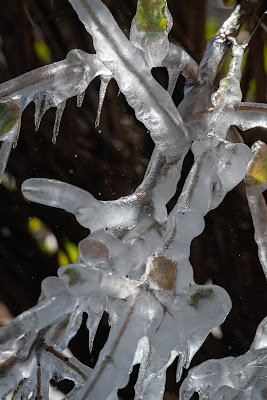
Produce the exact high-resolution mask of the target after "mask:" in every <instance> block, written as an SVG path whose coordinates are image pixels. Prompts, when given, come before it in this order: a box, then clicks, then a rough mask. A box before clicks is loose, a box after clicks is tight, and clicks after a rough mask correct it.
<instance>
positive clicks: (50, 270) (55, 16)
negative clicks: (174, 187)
mask: <svg viewBox="0 0 267 400" xmlns="http://www.w3.org/2000/svg"><path fill="white" fill-rule="evenodd" d="M105 3H106V4H107V5H108V6H109V8H110V9H111V11H112V12H113V14H114V16H115V18H116V20H117V22H118V23H119V25H120V26H121V27H122V28H123V29H124V30H125V33H126V34H127V35H128V32H129V27H130V23H131V19H132V17H133V16H134V13H135V6H136V2H135V1H133V0H127V1H119V0H106V1H105ZM168 5H169V8H170V10H171V13H172V15H173V19H174V21H175V22H174V27H173V30H172V32H171V35H170V40H171V41H173V42H174V43H180V44H181V45H182V46H183V47H184V48H185V49H186V50H187V51H188V52H189V53H190V55H191V56H192V57H194V58H195V59H196V60H197V61H198V62H199V61H200V59H201V55H202V54H203V50H204V48H205V23H206V15H207V11H208V6H207V4H206V2H205V1H204V0H202V1H199V0H179V1H177V0H176V1H175V0H169V1H168ZM266 5H267V2H266V1H259V2H258V5H257V6H256V10H255V11H254V13H253V15H251V16H250V18H249V19H248V22H247V29H249V30H250V31H252V30H253V28H254V27H255V25H256V23H257V20H258V19H257V15H261V13H262V12H263V11H264V10H266V8H267V7H266ZM209 13H210V14H211V13H212V14H213V15H214V16H217V17H218V18H223V16H222V15H221V13H220V14H219V10H218V9H212V10H211V9H210V10H209ZM210 14H209V15H210ZM226 14H229V12H228V10H227V11H226ZM36 31H39V33H40V32H41V35H43V39H44V40H45V42H46V43H47V45H48V46H49V48H50V50H51V52H52V60H51V61H59V60H61V59H63V58H65V56H66V54H67V52H68V51H70V50H71V49H73V48H80V49H83V50H85V51H91V52H92V51H93V48H92V42H91V39H90V37H89V35H88V34H87V33H86V31H85V30H84V28H83V26H82V25H81V24H80V22H79V20H78V19H77V16H76V14H75V12H74V11H73V10H72V8H71V6H70V5H69V3H68V1H67V0H54V1H53V0H9V1H8V2H3V4H2V5H1V12H0V35H1V47H0V50H1V53H0V79H1V82H4V81H6V80H9V79H11V78H13V77H16V76H18V75H20V74H22V73H25V72H27V71H30V70H32V69H34V68H37V67H39V66H41V65H42V63H41V62H40V61H39V60H38V57H37V56H36V54H35V52H34V48H33V42H34V39H35V38H36ZM264 40H265V46H267V39H266V32H264V29H263V28H261V27H260V28H259V29H258V30H257V32H256V33H255V35H254V37H253V39H252V40H251V42H250V50H249V55H248V59H247V60H248V61H247V63H246V67H245V71H244V78H243V80H242V88H243V93H244V99H250V100H254V101H259V102H266V93H267V91H266V89H267V79H266V73H265V72H264V67H263V45H264ZM265 62H266V61H265ZM154 74H155V76H156V77H157V79H159V81H160V82H161V83H162V84H163V85H166V73H165V71H161V72H160V71H158V70H156V71H154ZM252 79H254V80H255V84H256V90H255V92H254V93H251V92H249V82H251V80H252ZM182 88H183V79H182V78H180V79H179V82H178V85H177V87H176V89H175V93H174V99H175V102H176V103H177V104H178V102H179V101H180V100H181V98H182V96H183V90H182ZM98 89H99V80H98V79H95V81H93V82H92V83H91V84H90V86H89V88H88V89H87V91H86V95H85V101H84V104H83V106H82V107H81V108H80V109H77V108H76V105H75V99H70V100H69V101H68V102H67V106H66V110H65V112H64V115H63V120H62V123H61V127H60V133H59V136H58V140H57V144H56V146H54V145H53V144H52V142H51V137H52V130H53V121H54V109H52V110H49V111H48V112H47V113H46V114H45V116H44V118H43V120H42V122H41V126H40V128H39V131H38V133H37V134H35V132H34V122H33V120H34V118H33V113H34V107H33V104H30V105H29V106H28V107H27V109H26V110H25V112H24V114H23V120H22V129H21V134H20V139H19V142H18V146H17V148H16V149H15V150H13V151H12V154H11V157H10V160H9V163H8V168H7V171H8V173H9V174H10V175H11V176H13V177H14V178H15V180H16V184H17V190H15V191H9V190H7V189H6V188H5V187H4V186H0V199H1V200H0V204H1V207H0V291H1V292H0V300H1V301H2V303H4V304H5V305H6V306H7V307H8V309H9V310H10V312H11V313H12V314H13V315H17V314H19V313H21V312H22V311H24V310H26V309H28V308H29V307H31V306H33V305H34V304H35V303H36V301H37V299H38V296H39V293H40V283H41V281H42V280H43V279H44V278H45V277H46V276H48V275H55V274H56V271H57V268H58V261H57V254H54V255H48V254H46V253H44V252H42V251H41V250H40V247H39V245H38V243H37V241H36V240H35V239H34V238H33V237H32V235H31V234H30V232H29V231H28V229H27V224H28V219H29V217H32V216H37V217H38V218H40V219H41V220H42V221H43V222H44V223H45V224H46V225H47V226H48V227H49V229H50V230H51V231H52V232H53V233H54V235H55V236H56V237H57V240H58V243H59V246H60V248H62V249H63V248H64V243H65V241H66V240H70V241H72V242H74V243H78V242H79V241H80V240H81V239H82V238H84V237H85V236H86V235H87V234H88V231H87V230H85V229H83V228H81V227H80V226H79V225H78V223H77V222H76V220H75V218H74V217H73V216H72V215H69V214H67V213H66V212H64V211H62V210H56V209H53V208H48V207H44V206H41V205H37V204H31V203H29V202H26V201H24V199H23V197H22V196H21V192H20V185H21V183H22V182H23V181H24V180H25V179H27V178H30V177H46V178H53V179H59V180H62V181H64V182H69V183H72V184H74V185H76V186H79V187H81V188H84V189H86V190H88V191H89V192H91V193H92V194H93V195H94V196H95V197H96V198H98V199H103V200H108V199H115V198H119V197H121V196H123V195H126V194H129V193H131V192H133V191H134V189H135V188H136V186H137V185H138V184H139V183H140V182H141V180H142V178H143V175H144V172H145V169H146V167H147V164H148V161H149V157H150V154H151V152H152V149H153V144H152V141H151V139H150V137H149V135H148V134H147V132H146V129H145V128H144V127H143V126H142V125H141V124H140V123H139V122H138V121H136V119H135V117H134V113H133V111H132V110H131V109H130V108H129V107H128V106H127V104H126V103H125V100H124V97H123V95H121V94H120V95H119V96H118V87H117V85H116V83H115V82H114V81H112V82H111V84H110V85H109V88H108V92H107V96H106V99H105V102H104V107H103V111H102V116H101V123H100V126H99V128H97V129H95V128H94V120H95V116H96V110H97V101H98ZM243 137H244V139H245V142H246V143H247V144H249V145H251V144H252V143H253V142H254V141H255V140H257V139H259V138H261V139H262V140H264V137H266V131H264V130H263V129H257V130H254V131H250V132H246V133H245V134H244V135H243ZM191 162H192V160H191V159H190V157H187V159H186V164H185V170H188V168H189V167H190V163H191ZM191 261H192V264H193V267H194V271H195V280H196V282H197V283H205V282H206V281H207V280H208V279H211V280H212V282H213V283H215V284H218V285H220V286H222V287H224V288H225V289H226V290H227V291H228V293H229V295H230V297H231V299H232V302H233V309H232V311H231V313H230V314H229V316H228V318H227V320H226V322H225V323H224V324H223V326H222V329H223V339H222V340H218V339H215V338H214V337H213V336H211V335H210V336H209V337H208V339H207V340H206V342H205V343H204V345H203V347H202V348H201V349H200V351H199V352H198V353H197V355H196V356H195V358H194V360H193V363H192V365H196V364H198V363H199V362H202V361H204V360H206V359H209V358H219V357H225V356H229V355H234V356H236V355H240V354H242V353H244V352H245V351H247V350H248V348H249V346H250V344H251V342H252V340H253V337H254V334H255V330H256V327H257V325H258V324H259V322H260V321H261V320H262V319H263V318H264V317H265V316H266V311H267V286H266V280H265V278H264V275H263V272H262V269H261V266H260V264H259V261H258V257H257V247H256V245H255V242H254V239H253V226H252V221H251V218H250V215H249V210H248V206H247V202H246V198H245V193H244V185H243V184H242V183H241V184H240V185H239V186H238V187H237V188H236V189H235V190H233V191H232V192H231V193H229V194H228V195H227V196H226V199H225V201H224V202H223V203H222V204H221V205H220V206H219V207H218V209H216V210H214V211H213V212H211V213H209V215H208V216H207V217H206V229H205V231H204V233H203V234H202V235H201V236H200V237H198V238H196V239H195V240H194V241H193V243H192V254H191ZM102 325H103V326H105V321H103V324H102ZM105 335H106V330H104V331H102V330H101V331H99V332H98V335H97V340H96V346H95V349H94V353H93V355H91V356H89V355H88V356H87V355H85V354H84V353H85V352H84V346H87V344H84V343H85V342H84V341H86V340H87V337H86V333H85V332H83V330H82V333H81V334H80V336H79V339H78V340H76V341H74V342H73V344H72V349H73V351H74V352H75V354H77V356H78V357H79V358H80V359H81V361H83V362H87V363H89V364H90V363H91V365H93V364H94V363H95V361H96V357H97V353H98V351H99V348H100V347H101V345H102V343H103V341H104V340H105ZM175 390H177V387H176V385H175V383H174V378H173V377H172V375H171V374H170V377H169V378H168V382H167V391H168V393H169V394H168V395H166V399H167V396H169V397H168V398H169V399H170V398H171V397H170V396H171V394H170V392H173V391H175ZM125 393H126V392H124V397H125V398H127V399H129V398H130V397H131V391H130V392H129V391H128V392H127V393H126V394H125Z"/></svg>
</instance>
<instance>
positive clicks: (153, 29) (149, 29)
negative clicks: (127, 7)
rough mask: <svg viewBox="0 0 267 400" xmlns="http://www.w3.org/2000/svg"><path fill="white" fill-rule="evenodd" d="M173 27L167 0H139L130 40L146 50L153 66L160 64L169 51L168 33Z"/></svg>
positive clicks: (148, 60)
mask: <svg viewBox="0 0 267 400" xmlns="http://www.w3.org/2000/svg"><path fill="white" fill-rule="evenodd" d="M171 27H172V17H171V14H170V12H169V10H168V7H167V2H166V1H165V0H161V1H160V2H157V3H153V2H151V1H149V0H138V3H137V11H136V15H135V17H134V18H133V20H132V24H131V30H130V41H131V43H132V44H133V45H134V46H135V47H137V48H139V49H141V50H142V51H143V52H144V54H145V57H146V61H147V62H148V64H149V66H150V67H151V68H152V67H157V66H159V65H160V64H161V62H162V61H163V60H164V58H165V57H166V55H167V53H168V50H169V40H168V33H169V31H170V30H171Z"/></svg>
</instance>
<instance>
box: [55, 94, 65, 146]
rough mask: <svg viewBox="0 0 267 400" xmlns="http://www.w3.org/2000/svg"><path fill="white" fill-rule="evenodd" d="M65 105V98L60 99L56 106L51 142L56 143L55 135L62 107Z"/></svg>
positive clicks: (62, 110) (57, 130)
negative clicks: (60, 101)
mask: <svg viewBox="0 0 267 400" xmlns="http://www.w3.org/2000/svg"><path fill="white" fill-rule="evenodd" d="M65 106H66V100H64V101H62V103H60V104H59V105H58V106H57V111H56V118H55V124H54V129H53V137H52V142H53V144H56V141H57V135H58V132H59V127H60V121H61V118H62V115H63V112H64V109H65Z"/></svg>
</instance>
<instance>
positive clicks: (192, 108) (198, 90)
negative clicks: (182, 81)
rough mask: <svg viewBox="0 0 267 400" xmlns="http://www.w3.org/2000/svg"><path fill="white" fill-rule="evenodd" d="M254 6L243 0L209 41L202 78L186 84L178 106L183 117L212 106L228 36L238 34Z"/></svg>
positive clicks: (204, 55) (227, 44) (250, 2)
mask: <svg viewBox="0 0 267 400" xmlns="http://www.w3.org/2000/svg"><path fill="white" fill-rule="evenodd" d="M253 6H254V3H253V1H241V2H240V3H239V4H237V5H236V7H235V8H234V10H233V12H232V13H231V15H230V17H229V18H228V19H227V20H226V21H225V22H224V23H223V25H222V26H221V28H220V29H219V30H218V31H217V32H216V34H215V35H214V36H213V37H212V38H211V39H210V40H209V41H208V43H207V46H206V50H205V52H204V54H203V57H202V60H201V62H200V65H199V70H200V75H201V80H200V81H199V82H197V83H196V84H193V85H191V84H189V85H186V87H185V96H184V100H183V101H182V102H181V103H180V104H179V106H178V110H179V112H180V114H181V116H182V118H184V119H187V118H188V117H189V116H190V115H192V114H194V113H196V112H199V111H202V110H203V109H205V108H207V107H210V106H211V101H210V96H211V94H212V93H213V92H214V79H215V77H216V74H217V71H218V68H219V65H220V62H221V60H222V58H223V56H224V54H225V53H226V51H227V49H228V46H229V41H228V37H230V36H234V35H236V34H237V32H238V30H239V28H240V25H241V23H242V22H243V21H244V19H245V18H246V16H247V14H248V13H249V11H251V9H252V8H253Z"/></svg>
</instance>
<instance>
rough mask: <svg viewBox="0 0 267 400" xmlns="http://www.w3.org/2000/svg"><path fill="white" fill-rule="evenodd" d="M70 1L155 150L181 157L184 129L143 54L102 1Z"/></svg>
mask: <svg viewBox="0 0 267 400" xmlns="http://www.w3.org/2000/svg"><path fill="white" fill-rule="evenodd" d="M69 1H70V3H71V5H72V6H73V8H74V10H75V11H76V12H77V14H78V17H79V18H80V20H81V21H82V23H83V24H84V26H85V28H86V30H87V31H88V32H89V33H90V34H91V35H92V37H93V41H94V47H95V50H96V54H97V57H98V59H99V60H100V61H101V62H102V63H103V64H104V65H105V66H106V67H107V68H108V69H109V70H110V71H111V73H112V76H113V77H114V78H115V79H116V81H117V83H118V85H119V87H120V90H121V91H122V93H123V94H124V95H125V97H126V100H127V102H128V103H129V105H130V106H131V107H132V108H133V109H134V110H135V114H136V117H137V119H139V120H140V121H141V122H142V123H143V124H144V125H145V126H146V128H147V129H148V130H149V131H150V134H151V137H152V139H153V140H154V142H155V145H156V146H157V147H158V149H159V150H160V151H162V152H164V154H166V155H169V156H172V157H174V156H177V155H181V154H184V153H185V152H186V151H187V149H188V141H189V137H188V133H187V129H186V127H185V125H184V123H183V121H182V119H181V117H180V115H179V113H178V112H177V109H176V107H175V105H174V103H173V101H172V98H171V97H170V95H169V94H168V93H167V92H166V91H165V90H164V89H163V88H162V86H161V85H160V84H158V83H157V81H156V80H155V79H154V78H153V76H152V75H151V72H150V66H149V65H148V64H147V63H146V62H145V59H144V57H143V53H142V51H141V50H139V49H137V48H136V47H134V46H133V45H132V44H131V42H130V41H129V40H128V39H127V38H126V36H125V35H124V34H123V32H122V31H121V30H120V28H119V27H118V25H117V23H116V21H115V20H114V18H113V16H112V14H111V13H110V11H109V10H108V8H107V7H106V6H105V5H104V4H103V3H102V1H101V0H90V1H87V0H69Z"/></svg>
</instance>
